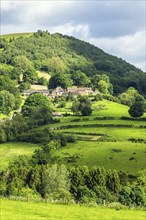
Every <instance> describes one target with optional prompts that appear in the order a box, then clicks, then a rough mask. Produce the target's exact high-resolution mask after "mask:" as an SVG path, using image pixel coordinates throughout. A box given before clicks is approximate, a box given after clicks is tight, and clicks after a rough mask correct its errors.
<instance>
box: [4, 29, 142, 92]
mask: <svg viewBox="0 0 146 220" xmlns="http://www.w3.org/2000/svg"><path fill="white" fill-rule="evenodd" d="M5 39H6V41H5ZM0 48H1V49H2V53H1V54H0V62H1V63H6V64H8V65H12V66H13V65H14V60H15V57H16V56H19V55H24V56H26V57H27V58H28V59H29V60H30V61H31V62H32V63H33V65H34V67H35V69H36V70H43V71H44V70H45V71H47V72H50V73H51V71H52V69H48V65H47V60H48V59H50V58H52V57H53V58H54V57H55V58H56V57H58V58H59V65H60V64H61V71H62V72H63V73H64V74H68V75H69V76H70V77H71V78H72V80H74V77H72V76H75V75H76V71H81V72H82V73H84V74H85V75H87V76H88V78H89V80H91V82H90V83H91V84H92V83H93V80H92V77H93V76H94V75H95V74H100V75H101V74H103V73H106V74H107V75H108V76H109V77H110V81H111V83H112V84H113V86H114V92H115V93H116V94H119V93H121V92H122V91H124V90H125V89H126V88H128V87H130V86H133V87H135V88H136V89H138V90H139V91H140V93H142V94H145V91H146V90H145V77H146V75H145V74H144V73H143V72H142V71H141V70H139V69H137V68H136V67H134V66H133V65H130V64H128V63H127V62H125V61H124V60H122V59H119V58H117V57H115V56H111V55H109V54H107V53H105V52H104V51H103V50H101V49H99V48H97V47H95V46H93V45H91V44H89V43H87V42H84V41H81V40H79V39H76V38H74V37H69V36H66V35H62V34H58V33H56V34H50V33H49V32H42V31H38V32H37V33H33V34H32V33H30V34H29V33H25V34H10V35H3V36H1V38H0ZM53 68H54V67H53ZM58 68H60V66H59V67H58Z"/></svg>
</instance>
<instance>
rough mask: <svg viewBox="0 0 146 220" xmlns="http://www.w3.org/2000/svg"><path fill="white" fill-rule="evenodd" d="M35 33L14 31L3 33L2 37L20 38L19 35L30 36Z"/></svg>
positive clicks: (7, 38)
mask: <svg viewBox="0 0 146 220" xmlns="http://www.w3.org/2000/svg"><path fill="white" fill-rule="evenodd" d="M31 35H33V33H12V34H4V35H1V36H0V37H2V38H5V39H6V40H9V39H10V38H13V37H14V38H19V37H25V38H27V37H30V36H31Z"/></svg>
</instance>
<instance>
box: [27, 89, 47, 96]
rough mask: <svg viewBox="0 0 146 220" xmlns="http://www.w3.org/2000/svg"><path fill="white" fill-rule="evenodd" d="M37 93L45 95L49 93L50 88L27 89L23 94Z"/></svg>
mask: <svg viewBox="0 0 146 220" xmlns="http://www.w3.org/2000/svg"><path fill="white" fill-rule="evenodd" d="M35 93H41V94H43V95H45V96H48V95H49V91H48V90H25V91H23V96H29V95H32V94H35Z"/></svg>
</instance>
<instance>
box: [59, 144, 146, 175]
mask: <svg viewBox="0 0 146 220" xmlns="http://www.w3.org/2000/svg"><path fill="white" fill-rule="evenodd" d="M55 156H56V157H57V158H58V162H59V163H65V164H69V165H73V164H78V165H83V166H85V165H87V166H89V167H92V166H104V167H105V168H106V169H117V170H122V171H125V172H126V173H130V174H133V175H137V174H138V171H139V170H142V169H144V168H145V156H146V151H145V145H144V144H141V143H136V144H135V143H131V142H127V141H125V142H120V141H119V142H94V141H78V142H77V144H69V145H68V146H67V147H64V148H62V149H60V150H58V151H57V152H56V153H55Z"/></svg>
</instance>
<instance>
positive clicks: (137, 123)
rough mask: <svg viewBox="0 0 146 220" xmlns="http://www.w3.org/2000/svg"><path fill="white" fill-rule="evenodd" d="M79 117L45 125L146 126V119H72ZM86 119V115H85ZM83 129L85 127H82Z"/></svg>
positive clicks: (52, 126) (51, 126) (56, 126)
mask: <svg viewBox="0 0 146 220" xmlns="http://www.w3.org/2000/svg"><path fill="white" fill-rule="evenodd" d="M78 118H79V117H77V118H74V117H72V118H71V117H70V118H69V119H68V121H66V122H61V121H62V119H61V121H60V122H59V123H55V124H50V125H49V126H48V125H47V126H44V127H50V128H59V127H61V126H68V125H72V126H73V125H93V127H94V125H96V124H99V125H107V126H108V125H121V126H122V125H132V126H136V127H138V126H141V125H142V126H145V125H146V122H145V121H134V120H118V119H113V120H106V119H105V120H92V119H91V120H90V117H88V118H89V120H86V121H84V120H82V117H80V118H79V119H80V121H78V122H73V121H71V120H75V119H78ZM84 119H85V117H84ZM82 129H83V128H82Z"/></svg>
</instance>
